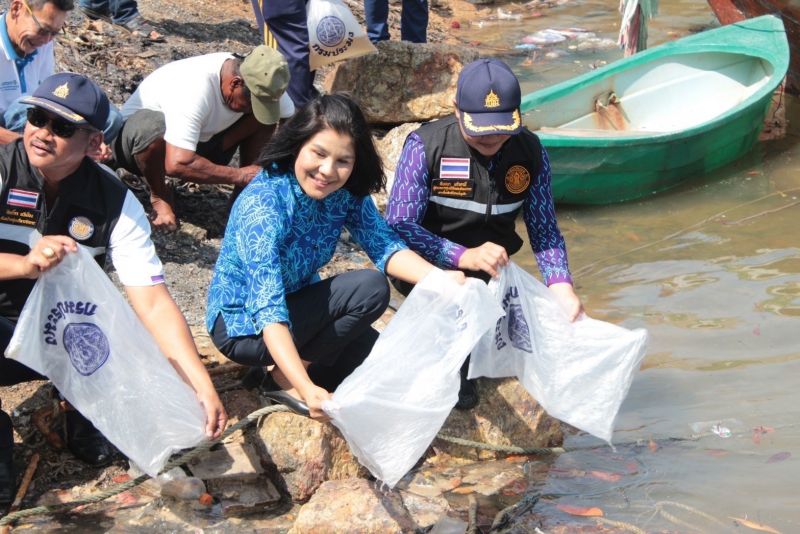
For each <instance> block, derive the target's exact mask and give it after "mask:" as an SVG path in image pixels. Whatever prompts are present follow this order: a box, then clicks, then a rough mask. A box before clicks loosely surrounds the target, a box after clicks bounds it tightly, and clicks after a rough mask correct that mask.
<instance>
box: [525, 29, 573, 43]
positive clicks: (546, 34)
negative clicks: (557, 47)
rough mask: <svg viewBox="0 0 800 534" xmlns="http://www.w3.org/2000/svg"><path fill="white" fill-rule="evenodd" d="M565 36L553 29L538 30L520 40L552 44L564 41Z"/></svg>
mask: <svg viewBox="0 0 800 534" xmlns="http://www.w3.org/2000/svg"><path fill="white" fill-rule="evenodd" d="M566 40H567V38H566V37H565V36H564V35H562V34H561V33H559V32H557V31H555V30H549V29H548V30H539V31H538V32H536V33H532V34H530V35H526V36H525V37H523V38H522V42H523V43H526V44H535V45H552V44H557V43H561V42H564V41H566Z"/></svg>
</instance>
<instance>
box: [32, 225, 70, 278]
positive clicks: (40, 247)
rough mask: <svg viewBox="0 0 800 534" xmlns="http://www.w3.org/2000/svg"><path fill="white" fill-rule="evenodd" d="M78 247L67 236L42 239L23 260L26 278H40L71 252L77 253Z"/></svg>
mask: <svg viewBox="0 0 800 534" xmlns="http://www.w3.org/2000/svg"><path fill="white" fill-rule="evenodd" d="M77 250H78V245H77V244H76V243H75V241H74V240H73V239H72V238H70V237H67V236H65V235H46V236H44V237H43V238H41V239H40V240H39V241H38V242H37V243H36V244H35V245H34V246H33V248H32V249H31V251H30V252H28V254H27V255H26V256H25V257H24V258H23V271H24V272H23V276H24V278H39V275H40V274H41V273H43V272H45V271H49V270H50V269H52V268H53V267H55V266H56V265H58V264H59V263H61V260H63V259H64V256H65V255H66V254H67V253H69V252H76V251H77Z"/></svg>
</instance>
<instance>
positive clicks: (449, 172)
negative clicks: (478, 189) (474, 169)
mask: <svg viewBox="0 0 800 534" xmlns="http://www.w3.org/2000/svg"><path fill="white" fill-rule="evenodd" d="M439 177H440V178H455V179H457V180H469V158H442V159H441V160H439Z"/></svg>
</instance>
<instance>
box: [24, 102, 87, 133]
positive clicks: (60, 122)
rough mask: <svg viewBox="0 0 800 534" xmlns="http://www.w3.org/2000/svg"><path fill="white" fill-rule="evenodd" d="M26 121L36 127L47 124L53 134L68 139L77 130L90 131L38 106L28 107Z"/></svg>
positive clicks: (42, 126)
mask: <svg viewBox="0 0 800 534" xmlns="http://www.w3.org/2000/svg"><path fill="white" fill-rule="evenodd" d="M28 122H29V123H31V124H32V125H34V126H36V127H37V128H44V127H45V126H47V125H48V124H49V125H50V131H51V132H53V135H57V136H58V137H60V138H62V139H69V138H70V137H72V136H73V135H75V132H77V131H78V130H86V131H89V132H91V131H92V130H91V129H89V128H82V127H80V126H78V125H77V124H75V123H73V122H69V121H68V120H65V119H61V118H58V117H53V116H52V115H50V114H49V113H47V112H46V111H44V110H43V109H40V108H29V109H28Z"/></svg>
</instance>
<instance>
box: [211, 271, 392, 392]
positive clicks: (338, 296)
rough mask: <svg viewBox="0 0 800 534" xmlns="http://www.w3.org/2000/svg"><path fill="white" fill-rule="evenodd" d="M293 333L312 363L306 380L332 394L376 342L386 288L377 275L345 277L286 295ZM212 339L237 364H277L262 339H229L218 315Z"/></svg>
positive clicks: (355, 273)
mask: <svg viewBox="0 0 800 534" xmlns="http://www.w3.org/2000/svg"><path fill="white" fill-rule="evenodd" d="M286 304H287V307H288V308H289V320H290V321H291V327H290V330H291V333H292V337H293V338H294V342H295V345H296V346H297V350H298V352H299V353H300V357H301V358H302V359H303V360H305V361H309V362H311V365H310V366H309V367H308V375H309V377H310V378H311V380H312V381H313V382H314V383H315V384H316V385H318V386H320V387H323V388H325V389H327V390H328V391H333V390H334V389H336V386H338V385H339V384H340V383H341V382H342V380H344V379H345V378H346V377H347V376H348V375H349V374H350V373H352V372H353V370H355V368H356V367H358V366H359V365H361V362H363V361H364V359H365V358H366V357H367V356H368V355H369V353H370V351H371V350H372V346H373V345H374V344H375V341H376V340H377V339H378V332H377V331H376V330H375V329H374V328H372V326H371V325H372V323H373V322H375V321H376V320H377V319H378V318H379V317H380V316H381V315H382V314H383V312H384V311H386V307H387V306H388V305H389V284H388V283H387V281H386V277H385V276H384V275H383V274H381V273H380V272H378V271H375V270H371V269H364V270H360V271H351V272H348V273H343V274H340V275H337V276H334V277H331V278H328V279H325V280H322V281H320V282H317V283H315V284H311V285H309V286H306V287H304V288H302V289H300V290H299V291H296V292H294V293H290V294H288V295H286ZM211 339H212V340H213V341H214V344H215V345H216V346H217V348H218V349H219V350H220V352H222V353H223V354H224V355H225V356H227V357H228V358H230V359H231V360H233V361H235V362H236V363H239V364H242V365H249V366H267V365H272V364H273V363H275V362H274V361H273V359H272V356H271V355H270V354H269V351H268V350H267V346H266V344H265V343H264V339H263V337H262V336H261V334H258V335H252V336H240V337H229V336H228V332H227V329H226V328H225V322H224V321H223V320H222V316H221V315H220V316H217V319H216V321H215V323H214V326H213V328H212V331H211Z"/></svg>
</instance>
